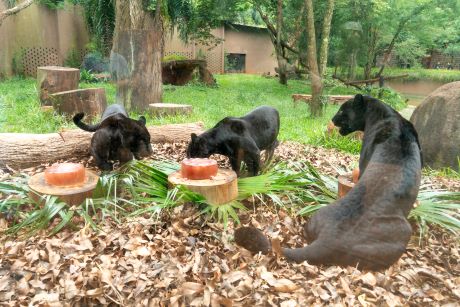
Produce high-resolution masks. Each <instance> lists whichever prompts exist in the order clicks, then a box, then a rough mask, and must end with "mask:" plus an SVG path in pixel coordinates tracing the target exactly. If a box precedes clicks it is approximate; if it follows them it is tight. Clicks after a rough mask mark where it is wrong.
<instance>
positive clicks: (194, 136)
mask: <svg viewBox="0 0 460 307" xmlns="http://www.w3.org/2000/svg"><path fill="white" fill-rule="evenodd" d="M190 136H191V138H192V142H193V143H194V142H195V141H196V138H197V137H198V136H197V135H196V134H195V133H192V134H191V135H190Z"/></svg>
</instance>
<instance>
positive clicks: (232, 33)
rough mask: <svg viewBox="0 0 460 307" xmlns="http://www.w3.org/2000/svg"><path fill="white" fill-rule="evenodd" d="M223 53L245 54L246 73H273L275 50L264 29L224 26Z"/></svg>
mask: <svg viewBox="0 0 460 307" xmlns="http://www.w3.org/2000/svg"><path fill="white" fill-rule="evenodd" d="M224 49H225V53H242V54H246V71H245V72H246V73H249V74H262V73H270V74H274V73H275V67H277V66H278V65H277V63H276V58H275V53H274V52H275V50H274V47H273V44H272V42H271V40H270V36H269V35H268V33H267V32H266V30H265V29H257V28H252V27H244V26H235V27H230V26H226V27H225V42H224Z"/></svg>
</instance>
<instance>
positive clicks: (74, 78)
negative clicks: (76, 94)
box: [37, 66, 80, 105]
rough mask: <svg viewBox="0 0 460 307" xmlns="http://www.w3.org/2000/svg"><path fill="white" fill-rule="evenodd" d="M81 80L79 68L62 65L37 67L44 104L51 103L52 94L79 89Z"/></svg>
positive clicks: (38, 84)
mask: <svg viewBox="0 0 460 307" xmlns="http://www.w3.org/2000/svg"><path fill="white" fill-rule="evenodd" d="M79 81H80V70H79V69H76V68H71V67H60V66H42V67H37V88H38V89H39V91H40V101H41V103H42V104H45V105H51V101H50V100H49V98H50V95H51V94H54V93H58V92H63V91H70V90H75V89H77V88H78V82H79Z"/></svg>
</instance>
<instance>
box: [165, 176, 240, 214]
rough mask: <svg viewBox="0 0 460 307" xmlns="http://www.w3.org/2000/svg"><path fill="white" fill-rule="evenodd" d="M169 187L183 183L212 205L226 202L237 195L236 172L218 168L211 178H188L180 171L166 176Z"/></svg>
mask: <svg viewBox="0 0 460 307" xmlns="http://www.w3.org/2000/svg"><path fill="white" fill-rule="evenodd" d="M168 182H169V184H170V186H171V187H173V186H177V185H183V186H185V187H187V188H188V189H189V190H191V191H193V192H196V193H199V194H201V195H203V196H204V197H205V198H206V200H207V201H208V202H209V203H210V204H212V205H222V204H226V203H228V202H230V201H232V200H235V199H236V198H237V197H238V181H237V176H236V173H235V172H234V171H232V170H229V169H222V168H220V169H219V170H218V171H217V175H216V176H215V177H213V178H212V179H203V180H189V179H186V178H183V177H182V176H181V174H180V171H177V172H175V173H172V174H171V175H169V176H168Z"/></svg>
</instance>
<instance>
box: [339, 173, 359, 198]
mask: <svg viewBox="0 0 460 307" xmlns="http://www.w3.org/2000/svg"><path fill="white" fill-rule="evenodd" d="M351 177H352V175H351V174H346V175H341V176H339V178H338V180H339V191H338V196H339V198H342V197H344V196H345V195H347V193H348V192H349V191H350V190H351V189H352V188H353V187H354V186H355V184H354V183H353V181H352V179H351Z"/></svg>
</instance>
